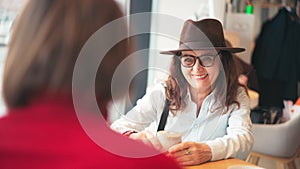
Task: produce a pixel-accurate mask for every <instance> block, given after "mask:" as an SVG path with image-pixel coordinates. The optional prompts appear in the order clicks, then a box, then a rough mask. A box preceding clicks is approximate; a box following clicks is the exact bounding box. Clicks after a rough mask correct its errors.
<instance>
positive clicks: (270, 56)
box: [252, 8, 300, 107]
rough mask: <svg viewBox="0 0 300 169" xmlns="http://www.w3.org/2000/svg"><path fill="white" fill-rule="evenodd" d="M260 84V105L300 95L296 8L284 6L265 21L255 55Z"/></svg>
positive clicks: (276, 103)
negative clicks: (299, 89)
mask: <svg viewBox="0 0 300 169" xmlns="http://www.w3.org/2000/svg"><path fill="white" fill-rule="evenodd" d="M252 64H253V66H254V68H255V70H256V74H257V77H258V82H259V86H260V90H259V94H260V98H259V105H260V106H276V107H283V100H284V99H289V100H293V101H295V100H296V99H297V82H298V79H300V24H299V18H298V17H297V15H296V13H295V11H294V10H293V11H291V12H289V11H288V10H287V9H286V8H281V9H280V10H279V11H278V14H277V15H276V16H275V17H274V18H273V19H272V20H268V21H267V22H265V23H264V24H263V27H262V31H261V33H260V35H259V37H258V38H257V40H256V46H255V48H254V51H253V55H252Z"/></svg>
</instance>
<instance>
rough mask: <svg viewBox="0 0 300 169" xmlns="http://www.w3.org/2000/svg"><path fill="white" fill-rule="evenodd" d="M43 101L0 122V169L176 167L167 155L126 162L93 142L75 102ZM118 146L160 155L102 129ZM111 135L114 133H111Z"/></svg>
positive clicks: (57, 99)
mask: <svg viewBox="0 0 300 169" xmlns="http://www.w3.org/2000/svg"><path fill="white" fill-rule="evenodd" d="M54 98H55V99H53V97H52V99H50V98H49V97H47V98H46V97H43V98H39V99H38V100H36V101H34V102H33V103H31V104H29V105H28V106H26V107H22V108H19V109H14V110H9V111H8V114H9V115H8V116H6V117H4V118H2V119H0V168H1V169H23V168H28V169H47V168H49V169H60V168H62V169H81V168H83V169H94V168H95V169H96V168H107V169H117V168H118V169H160V168H163V169H177V168H180V167H179V166H178V164H177V163H176V162H175V161H174V160H173V159H170V158H168V157H166V156H165V155H163V154H159V155H155V156H152V157H147V158H127V157H122V156H119V155H116V154H113V153H111V152H109V151H107V150H105V149H103V148H102V147H100V146H98V145H97V144H96V143H94V142H93V141H92V140H91V139H90V138H89V137H88V136H87V134H86V133H85V132H84V130H83V129H82V127H81V125H80V123H79V122H78V119H77V116H76V113H75V111H74V108H73V104H72V100H71V99H66V98H64V97H61V96H57V97H54ZM104 130H105V131H107V132H105V133H106V134H107V133H109V132H110V134H109V135H110V136H109V137H107V136H106V135H103V134H102V135H101V133H99V135H100V136H101V138H103V139H110V140H111V142H112V143H114V144H116V147H120V148H122V149H125V150H128V151H131V150H134V149H138V150H144V151H149V152H156V150H153V149H151V148H149V147H146V146H145V145H143V144H142V143H139V142H136V141H134V140H131V139H128V138H126V137H124V136H121V135H119V134H117V133H115V132H113V131H111V130H110V129H109V128H108V127H107V128H105V129H104ZM112 132H113V133H112Z"/></svg>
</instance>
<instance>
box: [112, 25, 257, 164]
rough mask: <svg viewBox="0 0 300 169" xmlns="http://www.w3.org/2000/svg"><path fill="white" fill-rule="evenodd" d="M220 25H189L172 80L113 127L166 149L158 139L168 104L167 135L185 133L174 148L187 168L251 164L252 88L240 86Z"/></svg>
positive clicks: (175, 52)
mask: <svg viewBox="0 0 300 169" xmlns="http://www.w3.org/2000/svg"><path fill="white" fill-rule="evenodd" d="M244 50H245V49H243V48H236V47H227V46H226V44H225V39H224V33H223V27H222V25H221V23H220V22H219V21H218V20H215V19H204V20H200V21H192V20H187V21H186V22H185V23H184V25H183V29H182V32H181V37H180V43H179V49H176V50H169V51H163V52H161V53H162V54H168V55H173V58H172V62H171V65H170V75H169V77H168V79H167V80H166V81H165V82H163V83H162V84H158V85H157V86H155V87H154V88H153V89H152V90H150V91H148V92H147V93H146V95H145V96H144V97H143V98H142V99H140V100H138V102H137V105H136V106H135V107H134V108H133V109H132V110H131V111H129V112H128V113H127V114H126V115H125V116H122V117H121V118H120V119H118V120H116V121H115V122H114V123H113V124H112V125H111V128H112V129H114V130H116V131H118V132H120V133H123V134H124V135H126V136H128V137H130V138H132V139H136V140H141V141H142V142H144V143H146V144H148V145H150V146H153V147H156V148H157V149H161V146H162V144H161V142H159V139H156V137H155V135H156V134H157V131H158V126H159V124H160V119H161V117H162V112H163V109H164V106H165V105H166V104H165V101H166V100H167V102H166V103H167V106H168V108H169V113H168V116H167V119H166V124H165V126H164V130H166V131H172V132H181V133H182V143H179V144H176V145H173V146H172V147H170V148H169V149H168V153H169V155H170V156H173V157H175V158H176V159H177V160H178V161H179V162H180V164H182V165H197V164H201V163H204V162H207V161H215V160H220V159H226V158H230V157H236V158H241V159H245V158H246V157H247V156H248V154H249V152H250V150H251V148H252V144H253V135H252V132H251V127H252V123H251V120H250V108H249V97H248V95H247V88H246V87H245V86H244V85H242V84H239V83H238V76H239V72H238V70H237V65H236V64H237V63H236V62H235V61H234V58H233V56H232V53H238V52H242V51H244Z"/></svg>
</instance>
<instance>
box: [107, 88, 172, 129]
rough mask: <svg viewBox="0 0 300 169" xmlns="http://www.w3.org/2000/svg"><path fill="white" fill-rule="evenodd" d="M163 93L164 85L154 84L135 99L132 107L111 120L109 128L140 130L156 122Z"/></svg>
mask: <svg viewBox="0 0 300 169" xmlns="http://www.w3.org/2000/svg"><path fill="white" fill-rule="evenodd" d="M164 93H165V91H164V87H163V86H162V85H161V84H159V85H156V86H154V87H153V88H152V89H150V90H149V91H147V93H146V94H145V95H144V96H143V98H141V99H139V100H138V101H137V104H136V106H135V107H134V108H133V109H131V110H130V111H129V112H128V113H127V114H126V115H122V116H121V118H120V119H118V120H116V121H115V122H113V123H112V125H111V128H112V129H113V130H115V131H117V132H119V133H124V132H126V131H129V130H133V131H137V132H140V131H143V130H144V129H145V128H146V127H148V126H149V125H150V124H151V123H153V122H154V123H155V122H157V118H158V117H160V116H159V115H160V114H161V111H162V108H163V106H164V100H165V97H166V96H165V94H164Z"/></svg>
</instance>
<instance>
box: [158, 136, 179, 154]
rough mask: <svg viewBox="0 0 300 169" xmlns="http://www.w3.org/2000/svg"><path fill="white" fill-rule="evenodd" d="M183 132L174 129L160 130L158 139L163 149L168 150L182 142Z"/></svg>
mask: <svg viewBox="0 0 300 169" xmlns="http://www.w3.org/2000/svg"><path fill="white" fill-rule="evenodd" d="M181 137H182V134H181V133H180V132H174V131H159V132H158V133H157V139H158V141H159V142H160V144H161V145H162V151H168V149H169V148H170V147H172V146H173V145H175V144H178V143H181Z"/></svg>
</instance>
